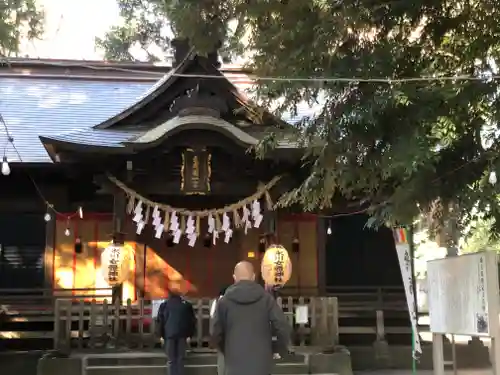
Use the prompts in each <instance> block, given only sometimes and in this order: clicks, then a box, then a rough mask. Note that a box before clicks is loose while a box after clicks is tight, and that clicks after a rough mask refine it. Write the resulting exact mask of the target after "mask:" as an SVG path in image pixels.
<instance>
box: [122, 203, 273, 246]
mask: <svg viewBox="0 0 500 375" xmlns="http://www.w3.org/2000/svg"><path fill="white" fill-rule="evenodd" d="M135 202H137V203H136V204H135V207H134V203H135ZM129 205H130V207H131V208H130V210H129V211H128V212H131V213H132V214H133V218H132V220H133V221H134V222H135V223H136V225H137V227H136V233H137V234H141V233H142V231H143V230H144V228H145V226H146V225H147V224H148V221H149V220H150V216H151V219H152V220H151V222H150V223H151V225H152V227H153V229H154V236H155V238H158V239H161V237H162V236H163V233H164V232H170V234H171V235H172V237H173V242H174V243H175V244H178V243H179V242H180V241H181V238H182V236H183V235H185V236H186V238H187V240H188V246H190V247H194V246H195V245H196V241H197V240H198V238H199V236H200V233H199V220H200V218H201V217H204V218H206V220H207V232H208V234H209V235H210V236H211V238H212V243H213V244H214V245H215V244H216V243H217V240H218V239H219V237H222V239H223V240H224V242H225V243H229V242H230V241H231V238H232V237H233V234H234V226H237V227H238V228H239V227H243V230H244V231H245V234H247V233H248V230H250V229H252V228H259V227H260V225H261V223H262V220H263V217H264V216H263V215H262V208H261V204H260V202H259V200H258V199H255V200H253V201H252V202H251V203H249V204H244V205H243V206H241V207H240V208H237V209H233V208H228V211H223V212H222V213H221V212H220V210H214V211H213V212H210V213H208V216H201V215H200V214H199V213H197V212H192V213H188V212H182V211H181V212H180V213H179V212H177V211H169V210H166V209H165V208H164V207H163V206H162V205H161V204H159V203H158V204H155V205H154V206H153V205H152V204H151V202H147V203H144V202H143V201H142V200H137V201H136V200H135V198H134V197H131V198H130V201H129ZM132 207H133V210H132ZM162 207H163V208H162ZM144 208H146V212H144ZM150 209H152V213H151V215H150ZM205 215H206V214H205ZM240 215H241V216H240ZM181 219H182V220H183V222H182V223H183V228H181ZM233 219H234V222H233ZM184 220H185V221H184ZM219 220H221V221H219ZM184 223H185V228H184Z"/></svg>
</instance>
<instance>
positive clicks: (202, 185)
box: [181, 148, 212, 195]
mask: <svg viewBox="0 0 500 375" xmlns="http://www.w3.org/2000/svg"><path fill="white" fill-rule="evenodd" d="M211 159H212V155H211V154H210V152H208V151H207V150H206V149H204V148H200V149H192V148H187V149H185V150H184V151H183V153H182V166H181V191H182V192H183V193H184V194H186V195H206V194H209V193H210V190H211V188H210V177H211V174H212V166H211Z"/></svg>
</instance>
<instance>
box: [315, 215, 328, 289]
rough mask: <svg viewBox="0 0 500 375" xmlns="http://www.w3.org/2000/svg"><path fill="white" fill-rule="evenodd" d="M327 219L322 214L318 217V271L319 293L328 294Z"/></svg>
mask: <svg viewBox="0 0 500 375" xmlns="http://www.w3.org/2000/svg"><path fill="white" fill-rule="evenodd" d="M325 224H326V220H325V219H324V218H322V217H321V216H317V217H316V230H317V233H316V249H317V252H318V253H317V259H316V262H317V265H318V266H317V272H318V275H317V277H318V294H319V295H321V296H324V295H326V292H327V290H326V289H327V288H326V272H325V271H326V240H327V238H326V236H327V234H326V231H327V228H326V225H325Z"/></svg>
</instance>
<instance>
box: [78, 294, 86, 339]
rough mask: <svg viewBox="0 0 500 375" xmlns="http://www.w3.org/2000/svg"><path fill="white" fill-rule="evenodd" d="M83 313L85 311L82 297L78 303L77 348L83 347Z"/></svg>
mask: <svg viewBox="0 0 500 375" xmlns="http://www.w3.org/2000/svg"><path fill="white" fill-rule="evenodd" d="M84 313H85V301H84V300H83V298H82V299H80V301H79V303H78V349H83V320H84Z"/></svg>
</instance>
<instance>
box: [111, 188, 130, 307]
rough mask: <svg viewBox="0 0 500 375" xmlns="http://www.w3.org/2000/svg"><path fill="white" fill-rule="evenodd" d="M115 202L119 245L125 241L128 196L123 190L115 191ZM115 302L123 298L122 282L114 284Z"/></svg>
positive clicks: (114, 223) (114, 235)
mask: <svg viewBox="0 0 500 375" xmlns="http://www.w3.org/2000/svg"><path fill="white" fill-rule="evenodd" d="M113 198H114V204H113V242H114V243H115V244H117V245H123V244H124V243H125V234H124V230H125V219H126V204H127V202H126V197H125V193H124V192H123V191H122V190H118V189H117V190H116V191H115V193H114V197H113ZM112 295H113V296H112V298H113V302H114V303H115V302H116V300H117V299H118V300H121V298H122V295H123V286H122V284H120V285H117V286H114V287H113V292H112Z"/></svg>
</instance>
